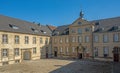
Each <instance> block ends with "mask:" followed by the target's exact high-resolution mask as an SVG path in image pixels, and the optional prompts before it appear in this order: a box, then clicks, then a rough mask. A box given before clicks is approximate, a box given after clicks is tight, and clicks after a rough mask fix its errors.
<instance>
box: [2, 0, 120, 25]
mask: <svg viewBox="0 0 120 73" xmlns="http://www.w3.org/2000/svg"><path fill="white" fill-rule="evenodd" d="M81 10H82V11H83V12H84V19H86V20H88V21H91V20H98V19H105V18H112V17H118V16H120V0H0V14H1V15H5V16H9V17H14V18H18V19H22V20H25V21H29V22H36V23H41V24H44V25H46V24H49V25H54V26H61V25H68V24H71V23H73V22H74V21H75V20H76V19H77V18H79V14H80V11H81Z"/></svg>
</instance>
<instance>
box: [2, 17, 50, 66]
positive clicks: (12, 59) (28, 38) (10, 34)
mask: <svg viewBox="0 0 120 73" xmlns="http://www.w3.org/2000/svg"><path fill="white" fill-rule="evenodd" d="M51 33H52V32H51V30H50V29H49V28H48V27H47V26H43V25H40V24H37V25H36V24H33V23H30V22H27V21H23V20H19V19H15V18H10V17H7V16H2V15H0V53H1V54H0V66H2V65H6V64H13V63H19V62H22V61H23V60H36V59H41V58H47V57H50V52H51V50H50V48H51V45H50V44H49V43H50V42H51V41H50V38H51V37H50V36H51Z"/></svg>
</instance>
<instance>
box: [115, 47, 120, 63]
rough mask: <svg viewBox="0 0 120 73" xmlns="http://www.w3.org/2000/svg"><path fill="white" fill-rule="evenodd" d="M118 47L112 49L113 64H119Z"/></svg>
mask: <svg viewBox="0 0 120 73" xmlns="http://www.w3.org/2000/svg"><path fill="white" fill-rule="evenodd" d="M119 50H120V48H119V47H114V48H113V61H114V62H119Z"/></svg>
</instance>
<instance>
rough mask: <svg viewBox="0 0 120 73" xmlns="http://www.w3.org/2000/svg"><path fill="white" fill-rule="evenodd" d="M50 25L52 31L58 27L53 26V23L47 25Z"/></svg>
mask: <svg viewBox="0 0 120 73" xmlns="http://www.w3.org/2000/svg"><path fill="white" fill-rule="evenodd" d="M47 26H48V28H49V29H50V30H51V31H53V30H55V29H56V28H57V27H55V26H52V25H47Z"/></svg>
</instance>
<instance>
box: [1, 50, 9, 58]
mask: <svg viewBox="0 0 120 73" xmlns="http://www.w3.org/2000/svg"><path fill="white" fill-rule="evenodd" d="M2 56H3V57H8V49H2Z"/></svg>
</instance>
